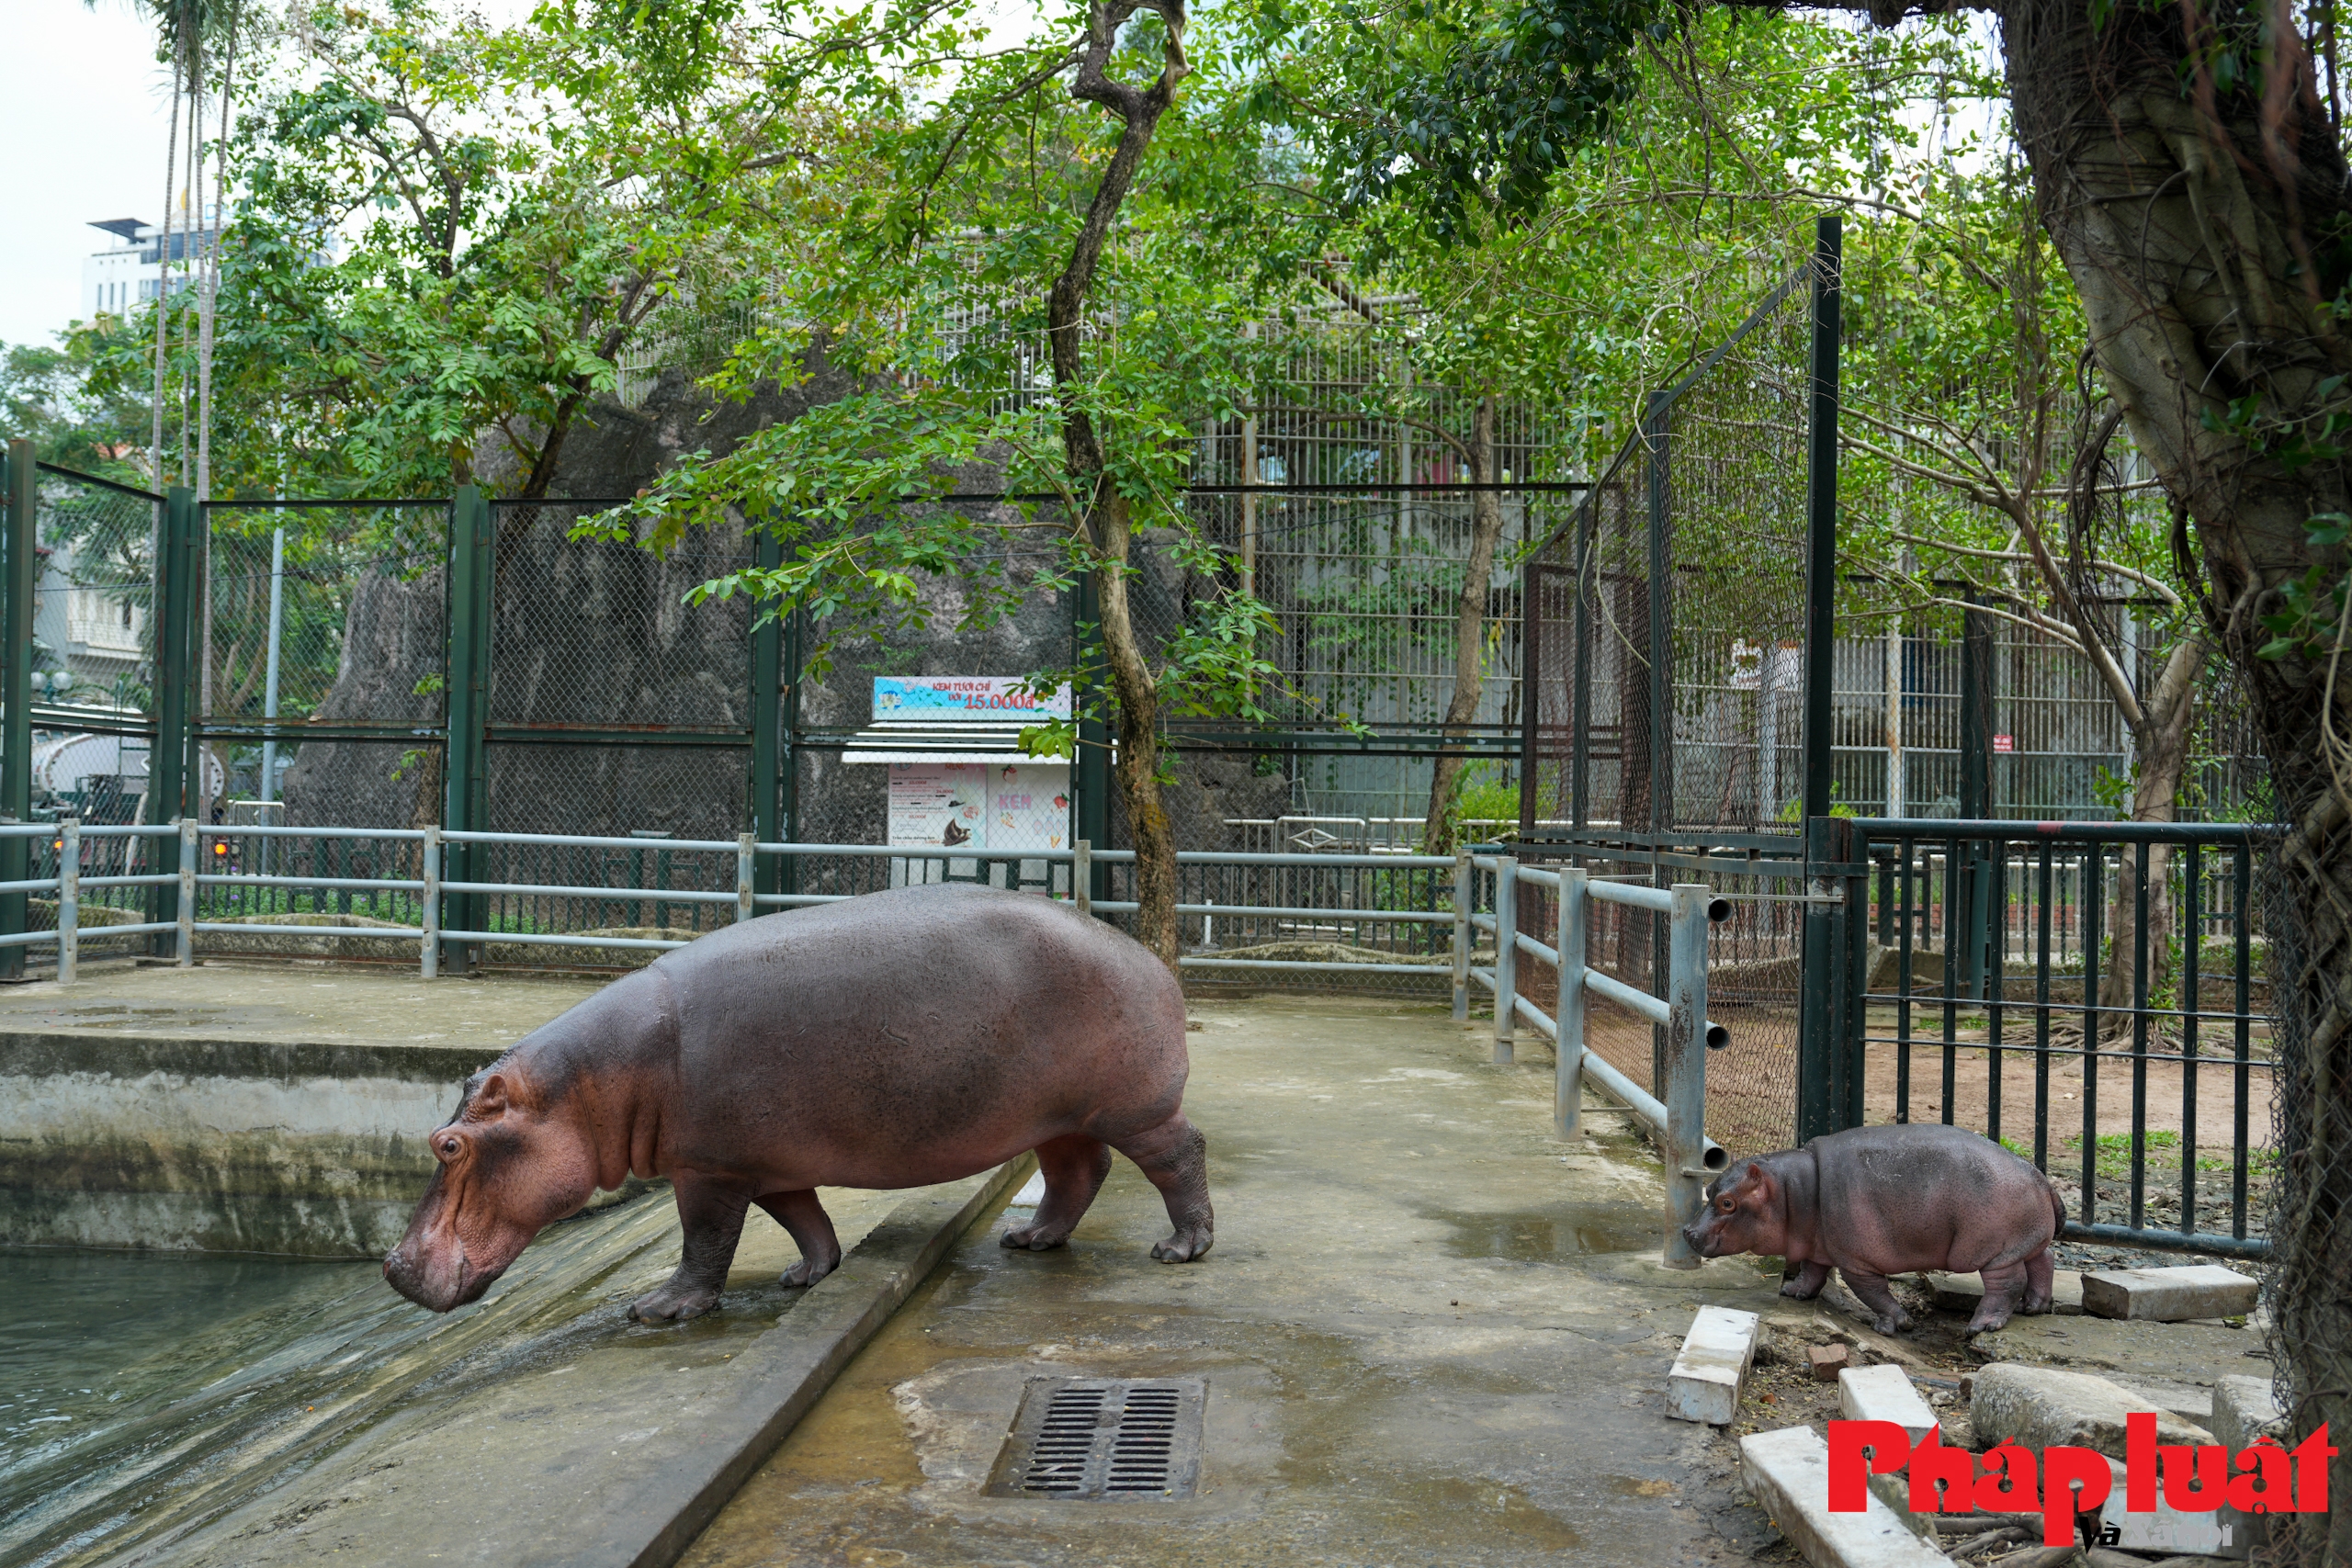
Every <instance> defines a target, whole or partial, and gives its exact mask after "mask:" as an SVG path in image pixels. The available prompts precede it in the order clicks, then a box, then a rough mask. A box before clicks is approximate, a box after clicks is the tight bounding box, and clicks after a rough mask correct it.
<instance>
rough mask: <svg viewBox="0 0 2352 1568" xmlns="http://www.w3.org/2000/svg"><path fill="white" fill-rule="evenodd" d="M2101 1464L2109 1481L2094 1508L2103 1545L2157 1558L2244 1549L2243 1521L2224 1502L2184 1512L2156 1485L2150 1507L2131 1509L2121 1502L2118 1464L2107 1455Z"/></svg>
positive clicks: (2219, 1554) (2239, 1553)
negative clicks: (2152, 1508)
mask: <svg viewBox="0 0 2352 1568" xmlns="http://www.w3.org/2000/svg"><path fill="white" fill-rule="evenodd" d="M2107 1467H2108V1469H2109V1471H2110V1472H2113V1475H2114V1482H2113V1489H2112V1490H2110V1491H2109V1493H2108V1495H2107V1501H2106V1502H2105V1503H2104V1504H2102V1505H2101V1506H2100V1508H2099V1523H2100V1525H2101V1526H2102V1527H2103V1528H2102V1529H2101V1530H2100V1531H2099V1540H2101V1541H2102V1542H2103V1543H2104V1544H2106V1545H2109V1546H2113V1547H2118V1548H2120V1549H2121V1550H2122V1551H2142V1552H2150V1553H2153V1554H2154V1555H2156V1556H2158V1557H2178V1556H2184V1555H2188V1554H2192V1553H2193V1554H2195V1555H2197V1556H2199V1557H2244V1556H2245V1554H2246V1539H2247V1538H2246V1527H2245V1520H2244V1519H2243V1518H2241V1517H2234V1516H2233V1510H2232V1509H2230V1508H2229V1507H2228V1506H2226V1505H2224V1506H2222V1507H2219V1508H2215V1509H2212V1510H2211V1511H2210V1512H2207V1513H2201V1514H2184V1513H2181V1512H2179V1511H2177V1509H2175V1508H2174V1507H2173V1506H2171V1505H2170V1504H2169V1503H2166V1502H2165V1494H2164V1488H2163V1487H2162V1486H2158V1487H2157V1488H2156V1507H2155V1511H2154V1513H2148V1514H2135V1513H2131V1512H2130V1511H2129V1510H2127V1509H2126V1508H2125V1507H2124V1506H2123V1501H2124V1492H2123V1466H2122V1465H2121V1464H2120V1463H2119V1462H2118V1461H2115V1460H2109V1461H2107Z"/></svg>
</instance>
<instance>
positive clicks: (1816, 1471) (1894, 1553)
mask: <svg viewBox="0 0 2352 1568" xmlns="http://www.w3.org/2000/svg"><path fill="white" fill-rule="evenodd" d="M1739 1475H1740V1479H1741V1481H1743V1482H1745V1483H1747V1490H1748V1494H1749V1495H1751V1496H1753V1497H1754V1498H1755V1499H1756V1501H1757V1503H1758V1506H1761V1507H1762V1508H1763V1510H1764V1512H1765V1514H1766V1515H1767V1517H1770V1519H1771V1521H1772V1523H1773V1525H1774V1527H1775V1528H1777V1529H1779V1530H1780V1532H1781V1534H1782V1535H1784V1536H1786V1537H1787V1538H1788V1539H1789V1542H1790V1544H1791V1545H1792V1546H1794V1547H1795V1548H1796V1549H1797V1551H1800V1552H1802V1553H1803V1554H1804V1559H1805V1561H1806V1562H1810V1563H1812V1564H1814V1568H1951V1559H1950V1558H1948V1557H1946V1556H1945V1555H1944V1554H1943V1553H1942V1552H1940V1551H1937V1550H1936V1549H1935V1548H1934V1547H1933V1546H1931V1545H1929V1544H1928V1542H1927V1541H1925V1540H1921V1539H1920V1538H1919V1537H1918V1536H1917V1535H1915V1534H1913V1533H1912V1530H1911V1528H1910V1525H1909V1522H1908V1521H1906V1520H1905V1519H1904V1518H1903V1517H1901V1516H1899V1515H1898V1514H1897V1513H1896V1512H1895V1510H1894V1509H1893V1508H1890V1507H1888V1506H1886V1504H1885V1502H1884V1501H1883V1500H1882V1499H1881V1498H1880V1497H1879V1495H1877V1494H1876V1493H1874V1492H1873V1493H1869V1494H1866V1495H1865V1496H1864V1504H1865V1507H1864V1511H1863V1512H1861V1513H1859V1514H1833V1513H1831V1512H1830V1511H1829V1445H1828V1443H1826V1441H1824V1440H1823V1439H1822V1438H1821V1435H1820V1434H1819V1433H1817V1432H1815V1430H1814V1429H1813V1428H1812V1427H1783V1428H1782V1429H1781V1430H1780V1431H1777V1432H1755V1433H1751V1434H1749V1435H1748V1436H1747V1437H1745V1438H1741V1439H1740V1440H1739Z"/></svg>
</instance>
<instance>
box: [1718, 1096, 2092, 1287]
mask: <svg viewBox="0 0 2352 1568" xmlns="http://www.w3.org/2000/svg"><path fill="white" fill-rule="evenodd" d="M1705 1204H1706V1206H1705V1208H1704V1209H1702V1211H1701V1213H1700V1215H1699V1217H1698V1218H1697V1219H1695V1220H1693V1221H1691V1223H1690V1224H1687V1225H1685V1226H1683V1227H1682V1235H1683V1239H1685V1240H1686V1241H1688V1242H1690V1244H1691V1249H1692V1250H1693V1251H1695V1252H1697V1253H1698V1254H1699V1255H1700V1256H1701V1257H1702V1258H1721V1257H1724V1255H1726V1254H1729V1253H1735V1252H1757V1253H1762V1254H1764V1255H1765V1256H1766V1257H1775V1256H1777V1257H1781V1258H1787V1259H1788V1260H1789V1261H1790V1262H1791V1263H1792V1264H1795V1265H1796V1266H1797V1269H1798V1272H1797V1274H1796V1277H1795V1278H1794V1279H1792V1280H1789V1281H1788V1282H1787V1283H1785V1284H1783V1285H1782V1286H1781V1294H1782V1295H1784V1296H1794V1297H1796V1298H1797V1299H1798V1300H1799V1301H1810V1300H1812V1299H1813V1298H1814V1297H1815V1296H1817V1295H1819V1294H1820V1293H1821V1287H1822V1286H1823V1285H1825V1284H1826V1283H1828V1281H1829V1270H1830V1269H1832V1268H1835V1269H1837V1270H1838V1274H1839V1275H1840V1276H1841V1277H1842V1278H1843V1279H1844V1280H1845V1281H1846V1286H1847V1288H1848V1289H1849V1290H1850V1291H1852V1292H1854V1294H1855V1295H1857V1296H1859V1297H1860V1298H1861V1301H1862V1303H1863V1304H1864V1305H1866V1306H1868V1307H1869V1308H1870V1309H1871V1311H1872V1312H1874V1313H1876V1314H1878V1330H1879V1332H1880V1333H1882V1334H1891V1333H1893V1332H1894V1330H1896V1329H1898V1328H1908V1327H1910V1326H1911V1319H1910V1317H1909V1316H1908V1315H1907V1314H1905V1312H1904V1310H1903V1307H1902V1305H1901V1303H1898V1302H1896V1301H1895V1299H1894V1292H1893V1291H1891V1290H1889V1289H1887V1284H1886V1278H1887V1276H1888V1275H1890V1274H1909V1273H1915V1272H1917V1271H1918V1270H1920V1269H1944V1270H1947V1271H1949V1272H1951V1273H1955V1274H1969V1273H1978V1274H1982V1275H1983V1276H1984V1279H1985V1298H1984V1300H1983V1301H1982V1302H1981V1303H1979V1304H1978V1306H1977V1308H1976V1315H1975V1316H1974V1317H1973V1318H1972V1319H1971V1320H1970V1321H1969V1325H1968V1332H1970V1333H1971V1334H1973V1333H1976V1332H1977V1331H1978V1330H1980V1329H1986V1328H1998V1327H2000V1326H2001V1325H2003V1324H2005V1323H2007V1322H2008V1321H2009V1314H2011V1313H2012V1312H2014V1311H2016V1310H2017V1309H2018V1304H2019V1297H2020V1295H2022V1297H2023V1305H2024V1309H2025V1311H2026V1312H2027V1313H2029V1314H2032V1313H2041V1312H2048V1311H2049V1310H2050V1284H2051V1276H2052V1261H2051V1257H2050V1244H2051V1242H2052V1240H2053V1239H2054V1238H2055V1237H2056V1236H2057V1234H2058V1229H2059V1227H2060V1226H2061V1225H2064V1224H2065V1223H2066V1210H2065V1205H2064V1203H2062V1202H2061V1201H2059V1197H2058V1193H2057V1190H2056V1189H2055V1188H2053V1187H2052V1186H2051V1185H2050V1179H2049V1178H2047V1177H2045V1176H2043V1175H2042V1174H2041V1172H2040V1171H2038V1170H2036V1169H2035V1168H2033V1167H2032V1165H2031V1164H2030V1163H2029V1162H2027V1161H2025V1160H2022V1159H2019V1158H2018V1156H2016V1155H2013V1154H2011V1153H2010V1152H2009V1151H2008V1150H2007V1149H2005V1148H2003V1147H2002V1146H2001V1145H1998V1144H1996V1143H1994V1142H1993V1141H1992V1140H1991V1139H1989V1138H1984V1137H1980V1136H1978V1135H1977V1134H1974V1133H1972V1132H1970V1131H1968V1130H1967V1129H1966V1128H1964V1127H1946V1126H1942V1125H1939V1124H1930V1125H1926V1126H1901V1127H1853V1128H1849V1129H1848V1130H1847V1131H1845V1132H1842V1133H1827V1134H1823V1135H1822V1136H1820V1137H1818V1138H1815V1139H1814V1140H1813V1141H1812V1142H1811V1143H1809V1144H1807V1145H1804V1147H1803V1148H1801V1149H1783V1150H1781V1152H1780V1153H1778V1154H1770V1155H1758V1156H1754V1157H1753V1158H1750V1159H1740V1160H1734V1161H1733V1162H1732V1163H1731V1164H1730V1165H1729V1166H1728V1167H1726V1168H1724V1173H1723V1174H1722V1175H1721V1176H1718V1177H1717V1178H1715V1179H1714V1180H1713V1181H1711V1182H1709V1183H1708V1184H1707V1189H1706V1193H1705Z"/></svg>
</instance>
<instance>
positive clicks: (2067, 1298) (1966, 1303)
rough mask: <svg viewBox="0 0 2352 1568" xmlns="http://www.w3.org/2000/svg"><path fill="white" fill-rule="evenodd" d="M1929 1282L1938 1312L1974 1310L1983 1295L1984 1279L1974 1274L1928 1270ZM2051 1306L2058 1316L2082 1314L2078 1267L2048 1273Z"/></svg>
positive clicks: (2081, 1283)
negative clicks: (1930, 1271)
mask: <svg viewBox="0 0 2352 1568" xmlns="http://www.w3.org/2000/svg"><path fill="white" fill-rule="evenodd" d="M1928 1285H1929V1286H1930V1287H1931V1288H1932V1289H1933V1290H1934V1291H1935V1292H1936V1309H1937V1310H1938V1311H1939V1312H1964V1313H1970V1314H1973V1313H1974V1312H1975V1311H1976V1307H1977V1303H1980V1302H1982V1301H1983V1300H1984V1299H1985V1281H1984V1280H1983V1279H1982V1278H1981V1277H1979V1276H1977V1275H1974V1274H1944V1273H1930V1274H1929V1275H1928ZM2050 1310H2051V1311H2052V1312H2054V1313H2056V1314H2058V1315H2059V1316H2060V1317H2080V1316H2082V1315H2083V1276H2082V1273H2081V1271H2080V1270H2079V1269H2059V1270H2058V1271H2057V1272H2056V1273H2055V1274H2053V1275H2052V1277H2051V1280H2050Z"/></svg>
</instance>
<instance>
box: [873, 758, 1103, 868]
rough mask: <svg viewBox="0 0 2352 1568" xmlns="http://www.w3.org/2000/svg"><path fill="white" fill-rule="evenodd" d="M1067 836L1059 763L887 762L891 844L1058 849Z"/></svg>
mask: <svg viewBox="0 0 2352 1568" xmlns="http://www.w3.org/2000/svg"><path fill="white" fill-rule="evenodd" d="M1068 845H1069V765H1068V764H1066V763H1062V762H1013V763H989V762H893V763H891V764H890V847H891V848H893V849H947V850H955V849H963V850H975V851H978V850H987V851H990V852H996V853H999V854H1001V853H1003V852H1006V851H1008V850H1012V851H1020V850H1058V849H1063V848H1066V847H1067V846H1068Z"/></svg>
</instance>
